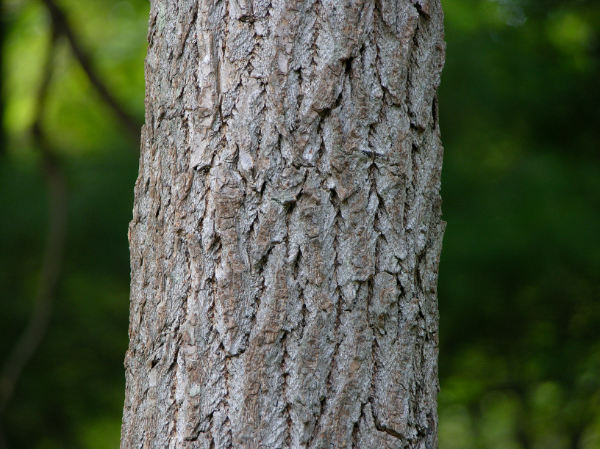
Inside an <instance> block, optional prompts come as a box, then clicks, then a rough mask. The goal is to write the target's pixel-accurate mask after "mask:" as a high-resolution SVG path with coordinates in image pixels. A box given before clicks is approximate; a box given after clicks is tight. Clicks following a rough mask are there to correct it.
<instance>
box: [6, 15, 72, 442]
mask: <svg viewBox="0 0 600 449" xmlns="http://www.w3.org/2000/svg"><path fill="white" fill-rule="evenodd" d="M57 38H58V31H57V29H56V27H54V25H53V26H52V32H51V39H50V42H49V47H48V51H47V55H46V61H45V64H44V69H43V70H44V71H43V78H42V82H41V85H40V87H39V90H38V95H37V104H36V112H35V118H34V121H33V124H32V126H31V133H32V136H33V138H34V140H35V143H36V147H37V148H38V150H39V151H40V153H41V159H42V161H41V162H42V164H41V165H42V166H41V168H42V172H43V174H44V177H45V178H46V182H47V183H48V232H47V237H46V246H45V250H44V256H43V261H42V269H41V276H40V281H39V287H38V291H37V294H36V297H35V303H34V307H33V310H32V313H31V316H30V318H29V322H28V323H27V326H26V327H25V329H24V330H23V333H22V334H21V336H20V337H19V339H18V340H17V342H16V343H15V345H14V346H13V348H12V350H11V351H10V353H9V354H8V357H7V358H6V360H5V362H4V365H3V368H2V371H1V376H0V416H2V415H4V412H5V411H6V407H7V405H8V403H9V402H10V400H11V399H12V397H13V394H14V391H15V387H16V385H17V383H18V381H19V378H20V376H21V373H22V371H23V369H24V368H25V366H26V365H27V363H28V362H29V361H30V360H31V358H32V357H33V355H34V354H35V351H36V350H37V349H38V347H39V345H40V343H41V342H42V339H43V337H44V335H45V334H46V331H47V329H48V324H49V322H50V317H51V313H52V306H53V303H54V296H55V294H56V288H57V286H58V281H59V278H60V273H61V269H62V262H63V256H64V247H65V235H66V222H67V197H66V183H65V177H64V174H63V171H62V169H61V167H60V165H59V163H58V160H57V158H56V156H55V154H54V151H53V150H52V148H51V147H50V145H49V143H48V139H47V137H46V136H45V134H44V131H43V128H42V119H43V114H44V110H45V107H46V100H47V97H48V90H49V86H50V82H51V78H52V65H53V59H54V53H55V49H56V42H57ZM0 433H1V432H0ZM2 444H3V445H4V446H6V444H7V443H6V442H5V441H4V442H3V443H2Z"/></svg>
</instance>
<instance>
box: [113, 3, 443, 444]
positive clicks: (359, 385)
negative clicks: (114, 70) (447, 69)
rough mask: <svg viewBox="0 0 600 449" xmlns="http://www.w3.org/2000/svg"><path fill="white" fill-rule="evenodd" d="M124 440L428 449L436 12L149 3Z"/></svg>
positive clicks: (436, 178)
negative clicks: (144, 113)
mask: <svg viewBox="0 0 600 449" xmlns="http://www.w3.org/2000/svg"><path fill="white" fill-rule="evenodd" d="M148 39H149V50H148V57H147V61H146V82H147V91H146V124H145V126H144V128H143V132H142V150H141V158H140V172H139V178H138V180H137V182H136V187H135V206H134V212H133V220H132V222H131V226H130V244H131V270H132V281H131V316H130V347H129V350H128V352H127V356H126V368H127V391H126V400H125V410H124V417H123V429H122V442H121V447H122V448H124V449H133V448H216V449H222V448H272V449H276V448H350V447H355V448H373V449H379V448H404V447H406V448H435V447H436V446H437V436H436V430H437V413H436V395H437V390H438V381H437V347H438V318H437V313H438V312H437V299H436V282H437V267H438V260H439V253H440V245H441V238H442V233H443V222H442V221H441V219H440V203H441V201H440V195H439V188H440V169H441V164H442V147H441V144H440V138H439V129H438V124H437V110H436V109H437V107H436V97H435V95H436V88H437V86H438V84H439V76H440V71H441V68H442V65H443V59H444V44H443V31H442V12H441V7H440V4H439V0H377V1H375V2H371V1H368V0H321V1H316V0H289V1H281V0H277V1H272V2H270V1H269V0H226V1H219V0H215V1H211V0H208V1H204V0H172V1H167V0H153V1H152V5H151V12H150V29H149V35H148Z"/></svg>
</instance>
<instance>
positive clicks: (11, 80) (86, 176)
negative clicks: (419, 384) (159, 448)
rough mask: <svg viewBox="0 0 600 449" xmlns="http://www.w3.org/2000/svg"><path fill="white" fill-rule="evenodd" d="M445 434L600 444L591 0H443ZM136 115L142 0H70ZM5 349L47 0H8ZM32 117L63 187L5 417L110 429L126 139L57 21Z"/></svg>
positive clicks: (30, 233)
mask: <svg viewBox="0 0 600 449" xmlns="http://www.w3.org/2000/svg"><path fill="white" fill-rule="evenodd" d="M443 3H444V8H445V12H446V38H447V44H448V47H447V58H446V61H447V62H446V68H445V71H444V75H443V81H442V86H441V88H440V94H439V95H440V117H441V118H440V120H441V126H442V133H443V139H444V143H445V148H446V151H445V166H444V173H443V197H444V215H445V219H446V221H447V222H448V227H447V231H446V236H445V242H444V250H443V255H442V264H441V268H440V288H439V297H440V314H441V348H440V350H441V352H440V378H441V393H440V447H441V449H455V448H456V449H463V448H467V449H468V448H493V449H518V448H521V449H529V448H536V449H537V448H544V449H553V448H556V449H562V448H565V449H567V448H568V449H593V448H600V333H599V329H600V282H599V280H600V279H599V276H598V273H600V233H599V225H598V223H600V184H599V179H600V164H599V163H600V157H599V156H600V152H599V151H598V150H599V142H600V85H599V80H600V3H598V2H597V1H593V0H587V1H586V0H572V1H558V0H545V1H542V0H454V1H445V2H443ZM60 5H61V6H62V8H63V9H64V10H65V12H66V13H67V15H68V17H69V19H70V22H71V23H72V25H73V27H74V31H75V32H76V34H77V36H79V39H80V40H81V44H82V46H83V47H84V48H86V49H87V50H88V51H89V52H90V55H91V58H92V60H93V62H94V65H95V67H96V69H97V71H98V73H99V75H100V76H101V78H102V79H103V80H104V82H105V83H106V85H107V86H109V88H110V90H111V92H112V93H113V94H114V95H115V96H116V97H117V98H118V99H119V101H120V102H121V103H122V105H123V107H124V108H125V109H127V110H128V111H129V112H131V113H132V114H133V115H134V116H136V117H138V118H139V120H140V122H141V121H142V117H143V104H144V103H143V90H144V86H143V58H144V55H145V48H146V47H145V46H146V40H145V35H146V26H147V13H148V6H149V5H148V3H147V1H146V0H105V1H103V2H93V1H82V0H79V1H76V0H63V1H61V2H60ZM2 22H3V25H4V27H5V30H4V34H3V38H4V42H3V47H2V62H3V63H2V74H1V76H2V99H3V101H2V103H1V104H2V107H3V114H2V117H3V123H2V129H3V134H4V136H5V139H4V141H3V147H2V148H1V149H0V204H1V209H2V218H1V219H0V248H1V253H0V291H1V292H2V298H3V301H2V313H1V314H0V326H1V328H2V335H3V338H2V339H0V361H1V360H3V357H4V356H5V355H6V354H7V353H8V352H9V350H10V348H11V347H12V345H13V344H14V341H15V339H16V338H17V337H18V335H19V334H20V332H21V331H22V329H23V328H24V326H25V325H26V323H27V321H28V319H29V316H30V314H31V310H32V307H33V303H32V302H33V300H34V297H35V293H36V290H37V289H38V288H39V285H38V284H39V282H40V276H41V273H40V270H41V265H42V261H41V253H42V251H43V247H44V243H45V242H44V240H45V236H46V228H47V225H48V218H47V215H48V210H47V207H48V206H47V195H48V193H47V188H46V184H45V181H44V176H43V174H42V171H41V168H40V166H41V158H40V151H39V148H37V147H36V141H35V140H34V139H33V138H32V134H31V131H30V130H31V126H32V122H33V120H34V119H35V117H34V115H35V104H36V95H37V90H38V86H39V84H40V82H41V80H42V77H43V76H44V73H43V72H44V68H43V64H44V59H45V52H46V51H47V47H48V41H49V39H50V16H49V14H48V11H47V10H46V7H45V5H44V3H42V2H38V1H24V0H5V1H4V5H3V11H2ZM43 128H44V130H45V132H46V136H47V138H48V140H49V141H50V142H51V144H52V147H53V148H55V150H56V151H57V153H58V156H59V161H60V164H61V166H62V167H63V169H64V172H65V177H66V180H67V187H68V231H67V236H68V237H67V242H66V255H65V264H64V269H63V271H62V276H61V279H60V283H59V288H58V291H57V294H56V297H55V302H54V310H53V315H52V319H51V322H50V325H49V328H48V331H47V334H46V336H45V338H44V339H43V341H42V344H41V346H40V348H39V350H38V351H37V352H36V353H35V355H34V357H33V359H32V360H31V362H30V363H29V364H28V365H27V366H26V367H25V370H24V371H23V375H22V377H21V378H20V380H19V383H18V385H17V388H16V391H15V395H14V397H13V398H12V399H11V401H10V403H9V404H8V408H7V410H6V413H5V414H4V416H3V417H2V422H1V425H2V428H3V432H4V436H5V439H6V441H8V442H9V443H10V447H12V448H14V449H20V448H35V449H46V448H71V447H72V448H89V449H96V448H98V449H112V448H117V447H118V440H119V427H120V419H121V410H122V402H123V391H124V373H123V365H122V360H123V357H124V352H125V350H126V347H127V313H128V286H129V262H128V248H127V223H128V221H129V218H130V215H131V205H132V192H133V183H134V180H135V177H136V171H137V155H136V152H137V147H136V144H135V143H134V142H132V141H131V139H130V137H129V136H128V135H127V134H126V132H125V130H124V129H123V127H122V126H121V124H120V123H119V120H117V119H116V118H115V116H114V114H113V111H111V109H110V108H108V107H107V106H106V105H105V103H104V102H103V101H102V100H101V98H100V97H99V96H98V95H97V93H96V91H95V90H94V89H93V88H92V86H91V84H90V82H89V80H88V78H87V77H86V75H85V73H84V71H83V70H82V68H81V67H80V65H79V64H78V62H77V60H76V59H75V58H74V57H73V55H72V52H71V49H70V47H69V46H68V45H67V43H66V41H65V40H64V39H59V41H58V48H57V53H56V55H55V59H54V68H53V72H52V78H51V86H50V91H49V98H48V104H47V107H46V110H45V112H44V116H43Z"/></svg>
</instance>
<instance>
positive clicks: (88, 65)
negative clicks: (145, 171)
mask: <svg viewBox="0 0 600 449" xmlns="http://www.w3.org/2000/svg"><path fill="white" fill-rule="evenodd" d="M43 2H44V4H45V5H46V8H47V9H48V11H49V13H50V16H51V17H52V20H53V22H54V23H55V24H56V27H57V29H58V31H59V32H60V33H61V34H63V35H64V36H65V37H66V38H67V41H68V42H69V45H70V47H71V50H72V51H73V55H74V56H75V59H77V61H78V62H79V65H80V66H81V68H82V69H83V71H84V72H85V74H86V75H87V77H88V79H89V80H90V83H91V84H92V86H93V87H94V89H96V91H97V92H98V94H99V95H100V98H101V99H102V100H103V101H104V102H105V103H106V104H107V105H108V107H109V108H110V109H111V110H112V111H113V113H114V114H115V115H116V116H117V118H118V119H119V120H120V121H121V124H122V125H123V126H124V128H125V129H126V131H127V132H128V134H129V135H130V136H131V138H132V139H133V140H134V142H136V143H137V142H139V139H140V129H141V123H140V122H139V121H138V120H137V119H136V118H135V117H134V116H133V115H132V114H131V113H129V112H128V111H127V109H126V108H125V107H124V106H123V105H122V104H120V103H119V101H118V100H117V98H116V97H115V96H114V95H113V94H112V93H111V92H110V90H109V89H108V87H107V86H106V84H105V83H104V81H103V80H102V78H101V77H100V76H99V75H98V73H97V71H96V69H95V67H94V64H93V63H92V59H91V57H90V56H89V54H88V53H87V52H86V51H85V50H84V48H83V47H82V45H81V44H80V43H79V39H78V37H77V36H76V35H75V32H74V31H73V27H72V26H71V24H70V22H69V20H68V18H67V15H66V14H65V12H64V11H63V10H62V9H61V8H60V7H59V6H58V4H57V3H56V2H55V1H54V0H43Z"/></svg>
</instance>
